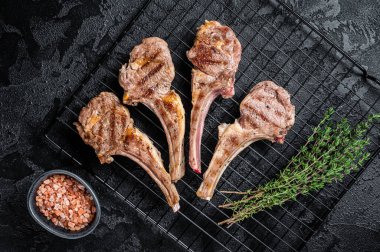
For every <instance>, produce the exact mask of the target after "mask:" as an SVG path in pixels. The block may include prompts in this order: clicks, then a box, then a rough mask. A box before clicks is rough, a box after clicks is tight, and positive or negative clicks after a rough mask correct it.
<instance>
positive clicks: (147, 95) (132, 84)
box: [119, 37, 185, 181]
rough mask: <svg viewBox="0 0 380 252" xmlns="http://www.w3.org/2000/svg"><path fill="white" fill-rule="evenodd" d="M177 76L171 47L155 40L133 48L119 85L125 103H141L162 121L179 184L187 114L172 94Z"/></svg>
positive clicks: (173, 173)
mask: <svg viewBox="0 0 380 252" xmlns="http://www.w3.org/2000/svg"><path fill="white" fill-rule="evenodd" d="M174 74H175V73H174V66H173V62H172V58H171V56H170V51H169V48H168V44H167V43H166V42H165V41H164V40H162V39H160V38H156V37H152V38H146V39H143V41H142V43H141V44H140V45H137V46H135V47H134V48H133V50H132V52H131V54H130V59H129V63H128V66H127V64H124V65H123V66H122V67H121V69H120V73H119V83H120V85H121V87H122V88H123V89H124V91H125V93H124V97H123V103H125V104H128V105H137V104H138V103H140V102H141V103H143V104H144V105H145V106H147V107H148V108H149V109H150V110H152V111H153V112H154V113H155V114H156V115H157V117H158V118H159V119H160V121H161V124H162V126H163V128H164V131H165V134H166V138H167V142H168V146H169V156H170V165H169V171H170V176H171V179H172V181H178V180H179V179H181V178H182V177H183V175H184V174H185V162H184V159H185V156H184V155H185V154H184V143H183V138H184V136H185V110H184V109H183V105H182V102H181V98H180V97H179V95H178V94H177V93H176V92H175V91H174V90H170V86H171V83H172V81H173V79H174Z"/></svg>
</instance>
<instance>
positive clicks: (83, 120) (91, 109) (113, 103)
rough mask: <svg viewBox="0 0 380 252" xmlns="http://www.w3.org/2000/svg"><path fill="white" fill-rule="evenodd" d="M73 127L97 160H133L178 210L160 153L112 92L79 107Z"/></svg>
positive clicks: (173, 207)
mask: <svg viewBox="0 0 380 252" xmlns="http://www.w3.org/2000/svg"><path fill="white" fill-rule="evenodd" d="M75 126H76V128H77V130H78V132H79V135H80V136H81V137H82V139H83V141H84V142H85V143H86V144H88V145H90V146H92V147H93V148H94V149H95V152H96V154H97V156H98V158H99V160H100V163H102V164H103V163H111V162H112V161H113V158H112V156H114V155H121V156H125V157H128V158H130V159H132V160H133V161H135V162H136V163H137V164H139V165H140V166H141V167H142V168H143V169H144V170H145V171H146V172H147V173H148V174H149V176H150V177H151V178H152V179H153V180H154V181H155V182H156V183H157V185H158V186H159V188H160V189H161V191H162V192H163V194H164V195H165V198H166V200H167V202H168V204H169V206H170V207H171V208H172V209H173V211H174V212H176V211H178V209H179V195H178V193H177V189H176V188H175V186H174V184H173V183H172V181H171V178H170V175H169V174H168V173H167V172H166V170H165V168H164V165H163V162H162V159H161V154H160V152H159V151H158V150H157V149H156V148H155V147H154V146H153V143H152V141H151V140H150V139H149V138H148V137H147V136H146V135H145V134H144V133H142V132H141V131H139V130H138V129H137V128H135V127H134V123H133V119H132V118H131V117H130V114H129V111H128V109H127V108H125V107H124V106H123V105H121V104H120V101H119V99H118V98H117V97H116V96H115V95H114V94H112V93H108V92H102V93H100V95H99V96H97V97H95V98H93V99H92V100H91V101H90V102H89V103H88V105H87V106H86V107H84V108H83V109H82V110H81V112H80V115H79V120H78V122H77V123H75Z"/></svg>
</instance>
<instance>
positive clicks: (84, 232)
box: [27, 170, 100, 239]
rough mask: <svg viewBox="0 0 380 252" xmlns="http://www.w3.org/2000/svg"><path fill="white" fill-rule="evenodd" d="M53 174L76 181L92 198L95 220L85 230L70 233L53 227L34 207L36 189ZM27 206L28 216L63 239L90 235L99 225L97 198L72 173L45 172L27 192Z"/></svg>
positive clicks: (93, 192)
mask: <svg viewBox="0 0 380 252" xmlns="http://www.w3.org/2000/svg"><path fill="white" fill-rule="evenodd" d="M55 174H63V175H66V176H69V177H72V178H74V179H76V180H77V181H78V182H79V183H80V184H82V185H83V186H84V187H85V188H86V189H87V192H89V193H90V195H91V196H92V198H93V200H94V203H95V207H96V214H95V218H94V220H92V222H91V223H90V224H89V225H88V226H86V227H85V228H83V229H81V230H79V231H70V230H67V229H64V228H61V227H59V226H56V225H54V223H53V222H52V221H50V220H48V219H47V218H46V217H45V216H44V215H43V214H42V213H41V212H40V210H39V208H38V207H37V205H36V194H37V189H38V187H39V186H40V185H41V183H42V182H43V181H44V180H45V179H46V178H48V177H50V176H52V175H55ZM27 205H28V210H29V213H30V215H31V216H32V217H33V219H34V220H35V221H36V222H37V223H38V224H40V225H41V226H42V227H43V228H45V229H46V230H47V231H49V232H50V233H52V234H55V235H56V236H59V237H62V238H65V239H79V238H82V237H84V236H86V235H88V234H90V233H91V232H92V231H94V229H95V228H96V226H97V225H98V224H99V221H100V204H99V200H98V197H97V196H96V194H95V191H94V190H93V189H92V188H91V186H90V185H89V184H88V183H87V182H86V181H84V180H83V179H82V178H81V177H79V176H78V175H76V174H74V173H72V172H68V171H65V170H51V171H48V172H45V173H43V174H42V175H41V176H40V177H39V178H38V179H37V180H36V181H34V183H33V184H32V186H31V187H30V189H29V192H28V202H27Z"/></svg>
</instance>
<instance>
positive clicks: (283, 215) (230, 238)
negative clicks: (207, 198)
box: [46, 0, 380, 251]
mask: <svg viewBox="0 0 380 252" xmlns="http://www.w3.org/2000/svg"><path fill="white" fill-rule="evenodd" d="M255 4H256V6H254V5H255ZM187 5H188V7H187ZM265 8H266V11H268V8H269V9H271V16H270V18H269V17H268V14H263V13H265V12H263V10H264V9H265ZM199 9H200V11H198V10H199ZM157 10H158V12H157ZM244 10H247V11H249V15H248V16H243V14H242V13H243V12H244ZM178 12H181V13H180V14H178ZM265 15H266V16H265ZM278 15H286V16H287V17H291V18H292V23H286V22H281V23H280V24H279V25H278V23H275V22H274V20H275V19H276V18H277V17H278ZM231 16H232V17H233V18H232V19H233V21H231V22H228V21H227V20H225V19H228V18H231ZM194 17H195V18H194ZM206 17H209V18H213V19H216V20H221V21H222V22H224V21H225V23H226V24H227V25H229V26H230V27H232V28H233V29H234V31H235V33H236V35H237V36H238V38H239V40H240V41H241V42H243V43H242V45H243V56H242V62H243V63H244V64H245V66H244V67H239V70H238V73H237V78H236V84H235V88H236V91H237V95H236V98H235V97H234V98H232V99H229V100H228V103H230V105H229V106H227V105H226V104H225V103H227V102H225V101H223V100H221V99H217V100H216V101H215V102H214V105H213V106H212V107H211V108H210V111H209V114H208V117H207V120H209V122H210V125H208V127H205V129H204V133H205V135H204V137H203V141H202V151H203V153H204V154H205V155H206V156H208V157H210V156H212V154H213V146H212V145H213V144H212V143H215V142H216V141H217V140H218V139H217V136H216V132H215V130H216V126H218V125H219V124H220V123H222V122H224V121H225V120H233V119H235V118H236V115H235V114H234V112H232V111H234V108H238V106H239V101H240V100H241V99H242V98H243V97H244V96H245V95H246V94H247V92H248V91H249V90H250V88H251V86H252V85H254V84H255V83H257V82H258V81H259V80H262V77H261V76H265V79H270V80H273V81H275V82H277V83H278V84H281V85H282V86H284V87H285V88H288V89H291V88H294V87H293V86H292V84H293V85H294V84H296V90H293V92H291V95H292V99H293V100H294V101H295V102H296V103H297V104H299V106H297V107H296V108H297V115H296V119H297V120H296V125H295V127H294V128H292V129H291V131H290V133H289V137H287V140H286V142H285V144H284V147H283V148H281V150H279V149H278V146H277V145H272V144H269V143H262V146H264V147H265V149H264V150H260V149H258V148H257V147H255V146H249V148H248V151H246V152H243V153H241V154H240V155H238V157H237V161H236V162H233V163H232V164H231V165H230V166H229V168H228V173H226V174H224V175H223V176H222V178H221V181H220V183H219V185H218V188H217V189H216V194H215V196H214V199H213V200H212V201H211V202H208V203H204V204H200V201H199V200H198V199H197V197H196V196H195V192H196V190H197V187H198V186H199V184H200V182H201V181H202V177H201V176H200V175H198V174H193V173H191V172H190V171H187V174H186V176H185V178H184V179H183V180H181V181H180V182H178V183H177V188H178V191H179V193H180V195H181V210H180V212H179V214H177V215H174V214H173V213H172V212H171V209H170V208H169V207H167V206H165V200H164V199H163V197H162V195H161V194H160V193H158V190H157V187H152V186H150V185H151V181H150V179H149V176H148V175H147V174H146V173H143V172H139V170H138V169H135V171H131V170H129V169H127V164H124V162H123V161H115V162H113V164H111V165H110V167H109V169H111V171H110V172H109V173H107V175H105V176H104V175H101V172H100V171H99V169H98V168H97V167H93V168H91V169H90V170H89V172H90V173H91V174H93V175H94V176H95V177H96V178H97V179H98V180H99V181H100V182H101V183H102V184H104V185H105V186H107V188H109V189H110V190H111V191H112V192H114V193H115V194H116V195H117V196H118V197H120V198H121V199H122V200H123V201H125V202H126V203H127V204H128V205H129V206H130V207H132V208H133V209H135V210H136V211H137V212H138V213H139V214H140V215H141V216H142V218H144V219H146V220H148V221H149V222H151V223H152V224H153V225H154V226H157V227H158V228H159V229H160V230H161V231H162V232H164V233H166V234H167V235H168V236H169V237H171V238H172V239H174V240H175V241H176V242H178V243H179V244H180V245H181V246H182V247H184V248H185V249H186V250H189V251H193V250H197V249H199V246H200V244H203V250H204V251H209V250H221V249H223V250H226V251H239V250H241V249H243V250H247V251H257V250H267V251H277V250H281V251H283V250H284V248H285V250H286V251H297V250H299V248H300V247H301V246H303V245H304V244H305V243H306V242H307V240H308V239H309V238H310V237H311V235H312V234H313V233H314V232H315V231H316V230H317V229H318V227H319V225H321V223H322V222H323V220H324V219H325V218H326V216H327V214H328V213H329V212H330V211H331V209H332V208H333V207H334V205H335V204H336V203H337V201H339V199H340V198H341V197H342V196H343V195H344V193H345V192H346V191H347V190H348V189H349V187H350V186H351V184H352V183H353V182H354V181H355V179H356V177H357V176H358V175H357V174H355V175H349V177H348V178H347V181H345V182H338V183H335V185H334V186H332V187H329V188H325V189H324V190H321V191H320V192H316V193H313V194H312V195H310V196H308V197H307V198H302V197H301V198H299V199H297V200H295V201H294V202H291V203H289V204H286V205H285V206H279V207H277V208H275V209H273V210H265V211H263V212H262V213H260V214H258V215H257V216H256V215H255V216H252V217H251V218H250V219H249V220H247V221H246V222H243V223H241V224H240V223H239V224H237V225H235V226H234V227H233V228H231V229H226V228H225V227H221V226H219V225H218V224H217V222H218V221H219V220H223V219H225V218H228V216H230V214H231V213H230V212H225V211H224V210H222V209H219V208H218V204H219V203H220V202H223V201H226V200H231V199H233V198H231V197H232V196H231V195H226V194H223V193H222V192H221V191H220V190H219V188H231V189H233V190H235V191H238V192H240V191H244V190H245V189H246V188H247V186H248V187H249V188H256V187H257V186H258V185H259V184H261V183H265V182H267V181H269V180H271V179H272V178H273V177H274V176H275V174H276V173H278V172H279V171H281V169H282V168H283V165H281V164H283V163H284V162H285V163H287V162H288V161H289V159H290V158H291V155H290V153H293V154H294V153H296V152H297V151H298V148H299V146H300V143H302V142H305V141H306V138H307V137H305V136H304V135H303V134H304V132H308V131H310V130H311V129H312V127H313V124H312V123H311V119H312V118H313V117H315V118H321V115H322V113H320V111H322V110H323V108H324V107H325V106H326V104H332V105H334V104H333V103H332V102H331V101H332V100H335V101H336V102H338V104H335V105H334V106H335V107H337V108H340V107H342V106H344V107H345V109H346V111H344V113H343V110H338V113H337V115H338V116H339V117H347V116H350V115H352V114H355V115H359V116H358V119H359V121H360V120H363V119H364V118H365V116H367V115H368V114H369V113H372V112H374V111H376V108H375V105H376V104H378V102H379V99H380V96H379V97H378V98H377V99H376V100H375V101H374V103H372V104H369V103H368V101H366V100H363V99H362V98H361V97H359V96H357V94H356V93H355V90H354V89H352V88H350V87H349V86H347V85H346V84H345V83H344V82H343V80H344V79H345V78H346V77H348V76H351V75H352V73H353V68H354V67H357V68H359V69H360V70H363V69H364V68H363V69H362V68H361V66H360V65H359V64H358V63H357V62H356V61H354V60H352V59H351V58H350V57H349V56H347V55H346V54H345V53H344V52H343V51H341V50H340V49H339V48H337V47H336V45H334V44H332V43H331V41H329V40H328V39H326V38H325V37H324V36H323V35H322V34H321V33H320V32H318V31H317V30H315V28H314V27H312V26H309V25H308V23H307V22H306V21H305V20H303V19H302V18H300V17H299V16H298V15H297V14H295V13H294V12H293V11H292V10H291V9H289V8H288V7H287V6H286V5H284V4H283V3H281V2H278V1H277V0H273V1H271V3H269V0H268V1H266V0H264V1H260V2H252V1H246V2H245V3H243V4H242V5H241V6H240V7H239V8H237V7H236V6H235V7H231V6H230V5H229V4H226V3H225V2H224V1H223V0H216V1H208V2H203V1H193V2H191V3H190V4H189V3H188V2H187V1H178V2H177V1H172V2H168V1H166V5H165V6H163V3H162V2H160V1H156V0H150V1H147V3H146V4H145V5H144V8H143V10H142V11H141V12H140V13H139V14H138V15H137V16H136V17H135V18H134V20H133V21H132V22H131V23H130V24H127V25H126V28H125V29H124V31H123V32H122V34H121V35H120V36H119V38H118V39H117V40H116V41H115V43H114V44H113V45H112V47H111V49H110V50H109V51H108V52H107V53H106V55H105V56H104V57H103V58H102V60H101V62H100V63H99V64H98V65H97V68H95V69H94V70H93V71H91V73H90V74H89V75H88V77H87V78H86V79H85V80H84V81H83V82H82V83H81V85H79V86H78V88H77V89H76V90H75V92H74V94H73V95H72V96H71V97H70V99H69V100H68V101H67V102H66V103H65V104H66V105H65V106H64V107H63V110H62V111H61V112H60V113H59V116H58V117H57V120H56V121H55V122H53V123H52V124H51V125H50V127H49V128H48V130H47V132H46V138H47V140H48V142H49V143H51V144H52V145H53V147H54V148H55V149H57V150H59V151H60V152H62V153H64V154H65V155H67V156H68V157H69V158H70V159H72V160H73V161H74V162H75V163H76V164H77V165H79V166H83V167H86V166H85V165H83V164H84V163H85V162H86V160H82V159H81V156H78V155H74V154H73V153H77V152H73V151H72V150H71V149H70V147H68V146H67V143H66V138H65V137H62V135H61V131H62V130H63V129H62V130H57V129H55V128H56V127H57V128H60V127H64V128H67V129H69V131H70V132H71V133H70V134H74V135H75V136H74V137H76V138H79V137H78V136H77V133H76V131H75V129H74V128H73V126H72V122H73V120H76V119H77V117H78V112H79V109H80V107H83V106H84V105H85V104H86V102H88V100H89V99H90V98H92V96H91V95H90V94H89V93H86V91H85V88H87V87H89V85H94V83H98V84H95V85H98V86H97V87H96V90H97V89H99V91H100V90H108V91H112V92H114V93H118V92H117V91H116V90H115V89H114V88H113V86H114V83H117V72H118V68H119V67H120V65H121V64H122V63H124V62H125V61H126V58H125V59H124V57H126V56H127V55H128V54H129V50H130V48H131V47H133V46H134V45H135V44H137V43H139V42H140V41H138V40H139V39H138V38H137V37H147V36H159V35H161V36H162V34H165V35H163V36H162V37H163V38H164V39H165V40H167V41H171V42H173V43H174V42H175V43H176V44H175V45H174V46H170V50H171V53H172V55H173V56H174V57H175V59H176V60H179V64H181V67H179V68H177V69H176V76H177V77H178V78H179V79H178V80H175V81H174V82H173V89H174V90H175V91H176V92H177V93H178V94H179V95H180V96H181V99H182V101H183V103H184V105H185V107H186V106H187V107H189V106H190V105H191V97H190V94H189V93H187V91H186V89H183V88H181V87H183V84H184V83H185V84H186V85H187V86H188V87H190V85H191V83H190V80H189V78H188V73H189V72H190V69H191V68H192V66H191V64H190V63H189V62H188V61H187V60H186V58H185V57H184V50H187V49H188V48H190V47H191V45H192V41H193V39H194V36H195V28H196V26H198V25H199V24H200V23H202V22H203V19H204V18H206ZM152 20H155V22H151V21H152ZM235 21H236V22H237V21H238V22H240V25H239V24H238V25H236V27H235ZM254 21H260V22H262V23H263V25H261V26H259V27H255V26H252V24H251V23H252V22H254ZM144 22H148V24H149V25H145V24H144ZM304 26H307V27H308V29H305V28H304ZM247 30H248V31H250V32H249V37H248V36H247V33H244V32H245V31H247ZM181 31H185V32H186V33H187V34H188V35H191V36H192V37H193V38H191V39H185V38H183V35H180V33H181ZM285 31H290V32H289V33H288V32H286V33H285ZM295 33H298V34H300V33H301V34H303V36H302V37H301V38H297V39H296V38H294V36H293V35H294V34H295ZM135 35H138V36H136V37H135ZM255 38H257V39H255ZM275 40H280V41H281V42H280V43H279V44H277V43H275V42H274V41H275ZM310 40H312V41H313V47H312V50H309V51H304V50H303V49H302V46H303V45H304V44H305V43H306V42H309V43H310ZM324 43H327V44H328V45H329V47H327V48H325V47H324V46H323V45H322V44H324ZM169 44H170V43H169ZM170 45H171V44H170ZM289 46H290V47H291V48H292V50H291V51H290V53H287V52H286V51H285V49H284V48H285V47H289ZM268 47H273V48H274V49H275V50H274V53H270V51H268V50H267V48H268ZM322 49H323V55H319V56H321V57H318V56H315V54H318V52H317V51H318V50H322ZM252 50H253V51H254V52H255V53H256V54H257V56H258V57H261V58H262V59H264V63H260V62H256V61H255V60H252V59H251V58H250V57H248V56H247V55H248V53H249V51H252ZM120 51H123V52H125V53H123V54H122V55H121V54H120ZM334 52H339V55H338V57H337V59H336V60H329V59H330V58H331V57H333V56H334ZM297 55H301V56H302V57H304V58H303V60H301V61H298V58H297V57H298V56H297ZM119 56H123V59H118V57H119ZM281 57H282V58H283V59H285V60H284V61H283V62H282V63H278V62H276V59H280V58H281ZM326 61H327V62H328V63H329V64H328V65H329V66H332V68H331V69H329V70H328V69H327V68H326V67H325V66H324V65H323V64H324V63H325V62H326ZM347 61H348V62H350V63H351V65H347V64H346V62H347ZM310 63H312V66H309V65H308V64H310ZM242 65H243V64H242ZM290 65H293V67H292V68H291V69H292V70H291V71H289V70H288V67H289V66H290ZM176 67H177V65H176ZM252 70H256V73H255V74H254V75H250V72H252ZM301 72H302V73H305V74H304V76H303V79H301V80H299V79H298V78H299V75H300V73H301ZM318 72H319V73H323V74H322V75H321V76H324V77H323V79H318V78H317V77H316V74H317V73H318ZM363 75H365V77H367V78H368V79H371V80H372V79H373V81H375V82H376V81H377V79H376V78H375V77H373V76H370V75H369V74H368V73H367V72H363ZM102 76H103V77H102ZM106 76H107V77H106ZM283 76H285V77H286V78H285V79H284V78H283ZM328 79H332V80H333V81H334V82H336V84H335V85H334V86H333V87H331V85H330V86H329V85H327V80H328ZM244 80H248V81H249V83H248V85H247V84H246V85H244ZM277 80H279V81H277ZM309 82H313V83H316V85H315V86H310V85H309V84H308V83H309ZM338 84H339V85H342V86H344V87H345V88H347V90H348V93H346V94H345V95H344V96H343V97H341V96H340V95H337V91H338ZM321 89H324V90H327V91H328V95H327V96H326V97H320V96H319V95H318V93H317V92H318V90H321ZM187 90H188V89H187ZM301 93H304V94H307V97H309V100H307V101H306V102H303V101H302V100H303V99H302V97H299V96H300V94H301ZM83 97H84V98H85V99H84V100H83ZM350 97H355V99H356V100H355V101H352V100H351V99H350ZM312 99H314V100H315V101H317V104H318V105H317V106H314V104H312V103H311V100H312ZM77 104H79V105H80V107H78V106H77ZM360 104H364V105H366V106H367V107H366V109H362V108H361V107H358V106H359V105H360ZM131 111H132V112H134V113H136V115H138V118H135V121H138V120H144V121H145V122H147V123H149V125H151V126H153V130H155V131H156V132H159V133H160V134H164V131H163V129H162V127H161V126H160V123H159V121H157V120H156V119H154V118H151V114H149V113H147V112H146V111H144V110H142V109H140V108H139V107H137V108H131ZM220 113H222V114H220ZM305 114H306V116H305ZM213 125H216V126H213ZM373 128H374V129H375V130H378V129H379V128H378V127H377V126H374V127H373ZM148 133H149V132H148ZM152 140H153V142H154V144H155V146H157V147H158V148H159V150H160V151H161V153H162V154H163V155H164V156H167V155H168V151H167V148H166V147H165V146H166V145H165V144H166V143H162V142H161V141H158V140H156V139H152ZM297 141H298V142H297ZM371 146H372V156H373V155H375V154H376V153H378V152H379V151H380V146H379V143H378V141H377V140H376V139H372V138H371ZM83 151H87V150H83ZM271 155H274V157H271ZM252 156H253V157H254V159H252ZM369 162H370V161H369ZM369 162H368V163H369ZM202 166H203V167H204V168H207V164H206V163H205V162H204V160H202ZM242 166H243V167H247V168H249V170H248V171H247V172H245V173H244V174H243V173H241V171H240V168H239V167H242ZM262 167H265V169H263V168H262ZM107 168H108V167H107ZM362 170H364V168H363V169H362ZM362 170H361V171H362ZM358 174H360V172H359V173H358ZM119 176H120V177H119ZM141 190H143V191H141ZM152 201H154V202H152ZM156 201H157V202H156ZM150 204H154V205H156V204H158V205H159V206H157V207H151V208H147V207H146V206H147V205H150ZM158 207H159V209H158ZM195 230H198V231H195ZM194 232H197V233H194Z"/></svg>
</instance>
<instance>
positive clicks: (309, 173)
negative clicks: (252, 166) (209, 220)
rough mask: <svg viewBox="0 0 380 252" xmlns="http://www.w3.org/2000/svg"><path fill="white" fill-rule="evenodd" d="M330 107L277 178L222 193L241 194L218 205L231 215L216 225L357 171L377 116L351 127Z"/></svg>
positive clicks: (241, 218) (308, 192) (236, 219)
mask: <svg viewBox="0 0 380 252" xmlns="http://www.w3.org/2000/svg"><path fill="white" fill-rule="evenodd" d="M334 112H335V111H334V109H333V108H330V109H328V110H327V112H326V113H325V115H324V117H323V119H322V120H321V122H320V123H319V124H318V125H317V126H316V127H315V128H314V130H313V133H312V134H311V135H310V136H309V138H308V140H307V142H306V144H305V145H303V146H302V147H301V149H300V151H299V152H298V154H297V155H296V156H294V157H293V158H292V159H291V160H290V162H289V163H288V165H287V166H286V167H285V169H284V170H282V171H281V172H280V174H279V176H278V178H277V179H275V180H272V181H270V182H268V183H266V184H263V185H260V186H258V187H257V188H256V189H255V190H248V191H246V192H225V193H233V194H240V195H243V196H242V198H241V199H240V200H236V201H231V200H228V201H227V202H226V203H225V204H223V205H221V206H220V207H221V208H225V209H230V210H232V211H233V215H232V217H231V218H229V219H227V220H225V221H222V222H220V223H219V224H228V225H232V224H234V223H236V222H239V221H242V220H244V219H246V218H248V217H251V216H252V215H253V214H255V213H257V212H260V211H262V210H264V209H270V208H272V207H274V206H277V205H282V204H283V203H285V202H286V201H288V200H295V199H296V197H297V196H298V195H307V194H310V193H311V192H313V191H317V190H320V189H322V188H323V187H324V186H325V185H327V184H330V183H332V182H336V181H341V180H342V179H343V178H344V176H345V175H347V174H349V173H351V172H352V171H357V170H358V169H359V167H361V166H362V165H363V164H364V162H365V161H367V160H368V159H369V157H370V153H369V152H367V151H366V149H365V147H366V146H367V145H368V144H369V141H370V140H369V139H368V138H367V137H365V135H366V133H367V131H368V130H369V129H370V127H371V125H372V123H373V121H374V120H375V119H379V118H380V115H379V114H376V115H371V116H369V117H368V119H367V120H364V121H362V122H360V123H359V124H357V125H356V127H351V125H350V123H349V122H348V120H347V118H343V119H342V120H340V121H339V122H334V121H333V120H332V119H331V117H332V115H333V114H334Z"/></svg>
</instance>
